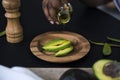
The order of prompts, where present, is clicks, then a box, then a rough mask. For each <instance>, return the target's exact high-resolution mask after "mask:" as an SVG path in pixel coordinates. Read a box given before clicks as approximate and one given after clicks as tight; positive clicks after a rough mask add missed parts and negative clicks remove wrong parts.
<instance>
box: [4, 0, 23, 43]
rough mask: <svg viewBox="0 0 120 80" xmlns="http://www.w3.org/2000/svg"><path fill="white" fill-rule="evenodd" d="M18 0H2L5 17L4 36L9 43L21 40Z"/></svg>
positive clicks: (21, 30) (21, 29) (21, 31)
mask: <svg viewBox="0 0 120 80" xmlns="http://www.w3.org/2000/svg"><path fill="white" fill-rule="evenodd" d="M20 4H21V2H20V0H2V5H3V7H4V8H5V10H6V13H5V17H6V18H7V25H6V37H7V41H8V42H9V43H19V42H21V41H22V40H23V28H22V26H21V24H20V21H19V17H20V12H19V7H20Z"/></svg>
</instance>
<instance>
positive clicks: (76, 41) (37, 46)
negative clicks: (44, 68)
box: [30, 31, 90, 63]
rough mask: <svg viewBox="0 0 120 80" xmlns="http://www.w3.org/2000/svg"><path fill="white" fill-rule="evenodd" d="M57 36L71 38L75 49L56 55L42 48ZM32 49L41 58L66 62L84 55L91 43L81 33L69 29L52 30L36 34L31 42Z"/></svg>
mask: <svg viewBox="0 0 120 80" xmlns="http://www.w3.org/2000/svg"><path fill="white" fill-rule="evenodd" d="M57 38H63V39H67V40H70V41H71V42H72V44H73V46H74V50H73V51H72V52H71V53H70V54H69V55H66V56H64V57H55V56H54V54H53V53H51V52H45V51H43V50H42V48H41V47H42V46H43V45H44V44H45V43H46V42H48V41H50V40H53V39H57ZM30 49H31V51H32V53H33V54H34V55H35V56H36V57H38V58H39V59H42V60H45V61H49V62H56V63H66V62H72V61H75V60H78V59H81V58H82V57H84V56H85V55H86V54H87V53H88V52H89V50H90V44H89V42H88V40H87V39H86V38H84V37H83V36H82V35H80V34H77V33H73V32H68V31H51V32H46V33H43V34H40V35H38V36H36V37H35V38H34V39H33V40H32V42H31V43H30Z"/></svg>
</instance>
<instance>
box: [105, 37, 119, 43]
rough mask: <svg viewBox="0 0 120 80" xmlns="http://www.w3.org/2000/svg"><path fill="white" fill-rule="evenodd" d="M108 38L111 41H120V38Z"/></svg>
mask: <svg viewBox="0 0 120 80" xmlns="http://www.w3.org/2000/svg"><path fill="white" fill-rule="evenodd" d="M107 39H108V40H111V41H115V42H120V39H115V38H111V37H107Z"/></svg>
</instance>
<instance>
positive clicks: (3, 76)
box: [0, 65, 44, 80]
mask: <svg viewBox="0 0 120 80" xmlns="http://www.w3.org/2000/svg"><path fill="white" fill-rule="evenodd" d="M0 80H44V79H42V78H41V77H38V76H37V75H36V74H35V73H33V72H32V71H30V70H29V69H26V68H23V67H13V68H8V67H5V66H2V65H0Z"/></svg>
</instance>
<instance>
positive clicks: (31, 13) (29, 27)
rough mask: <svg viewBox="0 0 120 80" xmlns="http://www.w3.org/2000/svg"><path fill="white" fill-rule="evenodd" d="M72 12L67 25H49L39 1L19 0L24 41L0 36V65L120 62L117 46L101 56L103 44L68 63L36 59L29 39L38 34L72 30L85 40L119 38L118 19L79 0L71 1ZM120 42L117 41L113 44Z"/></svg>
mask: <svg viewBox="0 0 120 80" xmlns="http://www.w3.org/2000/svg"><path fill="white" fill-rule="evenodd" d="M1 2H2V1H1V0H0V31H3V30H4V29H5V27H6V23H7V20H6V18H5V17H4V13H5V11H4V9H3V7H2V3H1ZM70 3H71V4H72V5H73V9H74V13H73V17H72V19H71V21H70V22H69V23H68V24H66V25H51V24H50V23H49V22H48V21H47V19H46V18H45V16H44V14H43V11H42V7H41V4H42V0H21V7H20V12H21V17H20V21H21V25H22V26H23V30H24V40H23V41H22V42H21V43H18V44H10V43H8V42H7V41H6V37H5V36H4V37H1V38H0V64H1V65H5V66H8V67H12V66H23V67H92V65H93V63H94V62H95V61H96V60H99V59H113V60H117V61H120V48H116V47H112V51H113V52H112V54H111V55H110V56H104V55H103V53H102V46H95V45H91V50H90V52H89V53H88V54H87V55H86V56H85V57H84V58H82V59H80V60H78V61H74V62H70V63H50V62H46V61H43V60H40V59H38V58H36V57H35V56H34V55H33V54H32V53H31V51H30V42H31V41H32V39H33V38H34V37H36V36H37V35H39V34H41V33H44V32H48V31H62V30H64V31H71V32H76V33H79V34H81V35H83V36H84V37H85V38H86V39H88V40H93V41H98V42H106V41H107V42H109V41H108V40H107V39H106V37H107V36H110V37H114V38H118V39H120V21H118V20H116V19H115V18H113V17H111V16H109V15H108V14H106V13H104V12H102V11H99V10H97V9H96V8H90V7H88V6H86V5H84V4H82V3H80V2H79V1H78V0H70ZM116 44H119V43H116Z"/></svg>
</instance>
